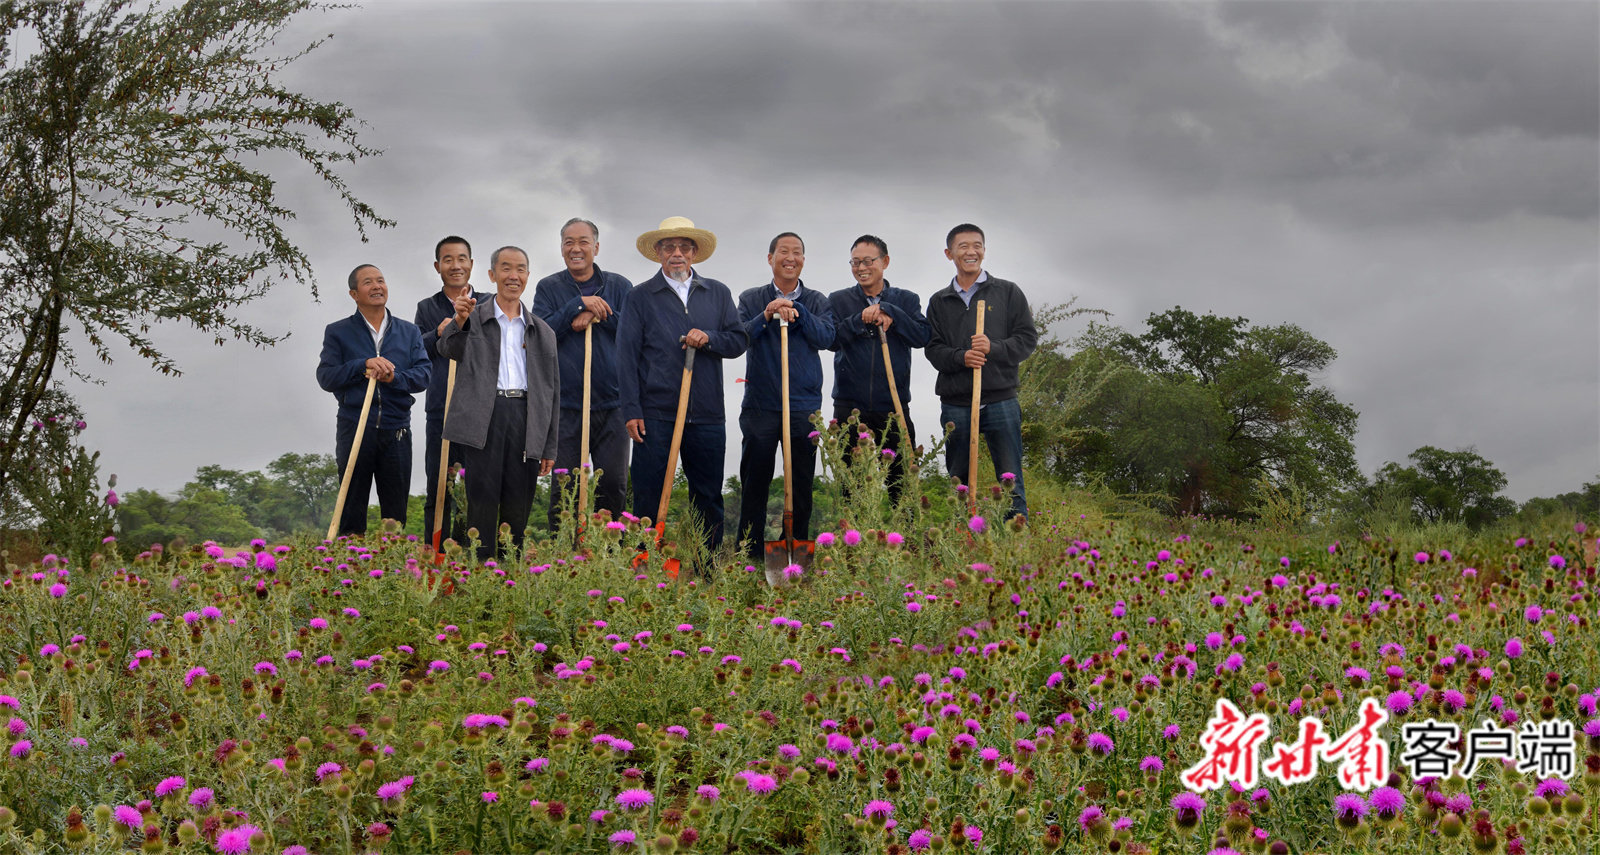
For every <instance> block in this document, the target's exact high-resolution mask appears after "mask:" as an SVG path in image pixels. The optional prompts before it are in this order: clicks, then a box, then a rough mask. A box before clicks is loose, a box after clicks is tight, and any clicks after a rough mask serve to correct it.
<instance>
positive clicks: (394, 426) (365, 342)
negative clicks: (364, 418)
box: [317, 311, 432, 430]
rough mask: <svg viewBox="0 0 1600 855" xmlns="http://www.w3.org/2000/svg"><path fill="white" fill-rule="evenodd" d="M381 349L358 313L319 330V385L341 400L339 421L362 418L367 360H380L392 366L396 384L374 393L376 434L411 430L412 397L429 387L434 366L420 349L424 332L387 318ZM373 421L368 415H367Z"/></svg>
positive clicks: (383, 387)
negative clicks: (377, 358)
mask: <svg viewBox="0 0 1600 855" xmlns="http://www.w3.org/2000/svg"><path fill="white" fill-rule="evenodd" d="M387 326H388V330H387V332H386V333H385V334H384V336H383V346H382V347H381V348H374V347H373V346H372V325H371V324H369V323H367V319H366V318H364V317H362V316H361V313H360V312H359V311H358V312H356V313H355V314H353V315H351V316H350V317H348V318H344V319H342V320H338V321H334V322H333V323H331V324H328V326H327V327H326V328H325V329H323V331H322V356H321V358H320V359H319V360H318V362H317V385H319V386H321V387H322V389H323V391H325V392H332V393H333V396H334V397H335V398H337V399H338V400H339V418H341V419H349V420H351V421H355V420H356V419H359V418H361V403H362V401H364V400H366V397H367V378H366V371H367V360H369V359H371V358H372V357H374V356H381V357H383V358H384V359H387V360H389V361H390V362H392V363H394V380H393V381H392V382H389V383H379V384H378V385H377V386H376V387H375V389H374V391H373V393H372V412H374V413H376V414H377V426H378V429H379V430H401V429H403V428H409V427H411V403H412V401H413V400H415V399H414V398H413V397H412V396H413V394H415V393H417V392H421V391H422V390H423V389H426V388H428V375H429V372H430V371H432V365H431V363H429V361H428V353H427V351H425V350H423V349H422V334H421V333H420V332H418V331H417V327H416V325H415V324H411V323H407V322H406V321H403V320H401V319H399V318H393V319H391V320H389V322H388V324H387ZM369 418H371V416H369Z"/></svg>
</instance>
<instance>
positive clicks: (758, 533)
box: [739, 409, 817, 566]
mask: <svg viewBox="0 0 1600 855" xmlns="http://www.w3.org/2000/svg"><path fill="white" fill-rule="evenodd" d="M782 430H783V413H782V412H781V411H778V410H750V409H746V410H742V411H740V413H739V432H740V433H741V434H743V436H744V439H743V440H742V442H741V446H740V453H739V484H740V486H741V487H742V488H743V491H744V494H743V497H742V498H741V499H740V501H739V540H740V542H742V543H744V544H746V546H745V549H746V551H747V553H748V554H749V556H750V558H751V560H752V561H754V562H755V563H756V564H757V566H759V565H760V564H761V561H762V553H763V551H764V550H763V546H764V544H765V542H766V536H765V535H766V527H767V491H768V489H770V487H771V486H772V471H773V468H774V455H775V454H779V453H781V446H782V444H783V433H782ZM811 431H812V427H811V418H810V416H809V414H808V415H798V414H795V413H792V412H791V413H790V414H789V455H790V466H791V467H792V468H793V470H794V473H793V474H794V482H793V483H794V537H795V539H796V540H810V539H811V536H810V532H811V484H812V481H813V480H814V479H815V478H816V472H817V447H816V446H814V445H812V444H811V439H810V438H809V437H810V434H811ZM779 524H780V525H781V524H782V522H781V520H780V523H779ZM779 531H780V533H779V536H780V537H781V536H782V530H781V529H780V530H779Z"/></svg>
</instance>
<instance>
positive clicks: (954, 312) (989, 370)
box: [926, 223, 1039, 519]
mask: <svg viewBox="0 0 1600 855" xmlns="http://www.w3.org/2000/svg"><path fill="white" fill-rule="evenodd" d="M944 243H945V250H944V255H945V258H948V259H950V261H951V262H953V263H954V264H955V268H956V275H955V278H953V279H951V280H950V284H949V285H947V286H945V287H944V288H942V289H940V291H939V292H938V293H936V294H934V295H933V297H932V298H931V299H930V300H928V323H929V324H931V325H932V327H933V335H932V338H931V339H930V341H929V342H928V348H927V351H926V353H927V356H928V361H929V362H930V363H932V364H933V367H934V368H935V369H937V370H938V372H939V378H938V380H937V381H935V383H934V387H933V390H934V393H935V394H937V395H938V396H939V421H940V422H942V423H944V424H947V425H950V424H953V425H954V431H953V432H952V433H951V434H950V443H949V445H947V446H946V448H945V466H946V469H947V471H948V472H949V473H950V474H951V475H953V476H955V477H957V478H960V479H961V482H962V484H964V485H965V486H966V488H967V489H969V490H973V489H976V485H973V484H967V483H966V481H967V465H968V460H969V457H968V454H969V449H968V443H969V442H970V437H971V433H970V431H971V419H972V372H973V370H974V369H981V370H982V372H983V388H982V389H981V393H982V394H981V397H980V398H979V399H978V401H979V404H978V431H979V433H982V434H983V438H984V440H986V441H987V442H988V443H989V458H990V460H992V461H994V471H995V475H996V476H997V477H998V478H999V479H1000V480H1001V482H1002V483H1004V484H1006V486H1008V487H1009V488H1010V490H1011V509H1010V510H1009V511H1008V512H1007V513H1006V518H1007V519H1010V518H1011V517H1014V516H1018V515H1023V516H1026V515H1027V513H1028V498H1027V493H1026V492H1024V490H1023V485H1022V411H1021V409H1020V408H1019V407H1018V405H1017V383H1018V379H1017V367H1018V366H1019V365H1021V364H1022V360H1024V359H1027V358H1028V357H1029V356H1030V355H1031V354H1032V353H1033V349H1034V347H1035V346H1036V345H1037V344H1038V341H1039V333H1038V331H1037V330H1036V329H1034V326H1033V312H1032V311H1031V310H1029V308H1028V298H1027V297H1026V296H1024V295H1023V293H1022V289H1021V288H1018V287H1017V285H1016V283H1015V282H1008V281H1006V280H1004V279H999V278H997V277H994V276H990V275H989V274H988V272H987V271H985V270H984V269H983V258H984V236H983V229H980V228H978V227H977V226H975V225H972V224H971V223H962V224H961V225H959V226H956V227H955V228H953V229H951V230H950V233H949V234H948V235H946V236H945V242H944ZM979 300H982V301H984V303H985V309H986V311H985V314H984V322H983V324H984V330H983V332H984V334H983V335H978V334H977V311H976V306H977V301H979ZM1008 476H1009V477H1008Z"/></svg>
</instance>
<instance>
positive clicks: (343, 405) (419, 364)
mask: <svg viewBox="0 0 1600 855" xmlns="http://www.w3.org/2000/svg"><path fill="white" fill-rule="evenodd" d="M350 299H351V300H354V301H355V304H356V312H355V314H353V315H351V316H350V317H348V318H345V319H344V320H342V321H334V322H333V323H331V324H328V326H327V328H326V329H324V330H323V331H322V358H321V360H320V361H319V362H318V363H317V385H319V386H321V387H322V388H323V391H327V392H332V393H333V396H334V397H335V398H337V399H339V421H338V432H337V434H336V438H335V440H334V449H335V450H334V457H335V458H336V460H337V461H338V464H339V478H340V479H341V481H342V480H343V478H344V470H345V467H346V466H354V467H355V469H354V470H353V471H352V472H351V474H350V492H349V494H348V495H346V496H345V502H344V512H343V513H342V514H341V515H340V517H339V533H340V534H366V533H367V502H368V501H369V499H370V497H371V496H372V482H373V479H374V478H376V479H377V482H378V507H379V509H380V510H381V511H382V513H383V518H384V519H392V520H399V521H400V524H401V525H404V524H405V521H406V501H407V498H408V493H409V491H410V488H411V401H412V398H411V396H412V394H413V393H415V392H421V391H422V390H423V389H426V388H428V354H427V351H425V350H423V349H422V334H421V333H420V332H418V331H417V327H416V325H415V324H412V323H409V322H407V321H406V320H404V319H402V318H397V317H395V316H393V315H391V314H389V309H388V303H389V285H388V283H387V282H385V281H384V279H383V271H381V270H379V269H378V268H376V267H374V266H372V265H370V264H363V265H361V266H360V267H357V268H356V269H354V270H352V271H350ZM368 377H373V378H376V379H377V381H378V385H377V387H376V389H375V390H374V391H373V393H372V409H371V411H370V413H369V414H368V416H367V427H366V430H365V431H363V432H362V438H361V448H360V449H358V450H357V452H356V455H355V460H354V461H352V460H351V459H350V446H351V445H352V444H353V443H354V442H355V436H356V425H357V424H359V422H360V419H361V403H362V402H363V401H364V400H366V396H367V378H368Z"/></svg>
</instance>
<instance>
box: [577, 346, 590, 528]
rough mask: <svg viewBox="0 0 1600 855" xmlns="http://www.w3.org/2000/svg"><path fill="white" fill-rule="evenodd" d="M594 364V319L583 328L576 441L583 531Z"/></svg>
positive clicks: (579, 503)
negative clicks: (580, 422) (578, 435)
mask: <svg viewBox="0 0 1600 855" xmlns="http://www.w3.org/2000/svg"><path fill="white" fill-rule="evenodd" d="M593 363H594V319H593V318H591V319H590V320H589V325H588V326H586V327H584V328H583V427H582V428H581V429H582V431H583V434H582V437H581V438H580V439H579V440H578V519H579V523H578V528H579V530H582V529H583V523H582V520H583V519H584V518H585V517H586V516H587V514H586V513H585V510H584V509H585V508H588V507H589V470H588V469H585V468H584V464H585V463H588V462H589V373H590V366H592V365H593Z"/></svg>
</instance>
